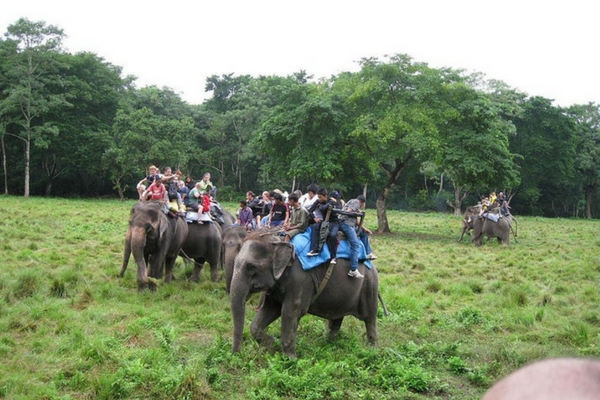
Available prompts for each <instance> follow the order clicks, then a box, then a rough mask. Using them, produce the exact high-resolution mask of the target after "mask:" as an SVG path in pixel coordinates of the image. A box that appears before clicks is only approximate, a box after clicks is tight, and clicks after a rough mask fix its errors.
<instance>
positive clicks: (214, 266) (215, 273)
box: [210, 260, 219, 282]
mask: <svg viewBox="0 0 600 400" xmlns="http://www.w3.org/2000/svg"><path fill="white" fill-rule="evenodd" d="M210 280H211V281H213V282H218V281H219V261H218V260H212V261H211V262H210Z"/></svg>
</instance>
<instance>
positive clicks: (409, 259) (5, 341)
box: [0, 196, 600, 400]
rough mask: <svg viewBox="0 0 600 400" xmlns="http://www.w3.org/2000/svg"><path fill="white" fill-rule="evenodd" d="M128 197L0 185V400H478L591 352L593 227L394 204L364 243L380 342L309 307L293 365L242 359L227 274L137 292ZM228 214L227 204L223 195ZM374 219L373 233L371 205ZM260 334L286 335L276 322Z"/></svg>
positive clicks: (599, 340) (596, 224)
mask: <svg viewBox="0 0 600 400" xmlns="http://www.w3.org/2000/svg"><path fill="white" fill-rule="evenodd" d="M132 205H133V202H132V201H130V202H125V203H121V202H118V201H109V200H103V201H100V200H98V201H91V200H89V201H88V200H62V199H44V198H30V199H27V200H25V199H22V198H18V197H6V196H2V197H0V211H1V212H2V214H3V215H4V216H3V218H2V219H1V220H0V259H1V261H0V359H1V360H2V362H1V363H0V398H6V399H146V398H153V399H175V398H177V399H265V400H266V399H269V400H270V399H479V398H481V396H482V395H483V393H484V392H485V390H486V389H487V388H488V387H489V386H490V385H491V384H492V383H493V382H494V381H496V380H498V379H499V378H501V377H503V376H505V375H506V374H507V373H509V372H510V371H513V370H515V369H516V368H518V367H519V366H521V365H523V364H524V363H527V362H529V361H532V360H536V359H540V358H543V357H548V356H559V355H569V356H600V336H599V334H600V311H599V308H598V305H599V300H600V294H599V287H600V286H599V284H600V278H599V277H600V238H599V236H598V233H599V232H600V221H597V220H596V221H583V220H566V219H544V218H534V217H529V218H527V217H521V218H519V239H518V240H519V241H518V243H514V242H513V243H511V246H510V247H508V248H505V247H501V246H499V245H497V244H496V243H495V242H493V243H492V242H490V243H488V244H486V245H484V246H482V247H481V248H475V247H473V246H472V245H470V244H469V243H468V242H467V241H464V243H462V244H457V243H456V240H457V238H458V235H459V233H460V220H457V219H455V218H454V217H452V216H450V215H445V214H417V213H405V212H394V211H391V212H389V213H388V216H389V218H390V225H391V228H392V231H393V233H392V234H390V235H376V236H374V237H373V239H372V243H373V248H374V252H375V253H376V254H377V255H378V256H379V259H378V260H377V261H376V262H375V264H376V266H377V268H378V270H379V274H380V290H381V293H382V296H383V299H384V300H385V302H386V304H387V307H388V309H389V310H390V312H391V315H390V316H389V317H384V316H383V312H382V311H380V314H381V315H380V319H379V324H378V328H379V346H378V347H375V348H373V347H369V346H368V345H366V344H365V330H364V325H363V324H362V323H361V322H360V321H358V320H356V319H354V318H352V317H348V318H347V319H346V320H345V321H344V324H343V325H342V329H341V331H340V335H339V337H338V339H337V340H336V341H334V342H328V341H327V339H326V324H325V322H324V321H323V320H321V319H319V318H315V317H311V316H307V317H305V318H303V319H302V321H301V323H300V327H299V332H298V346H297V351H298V356H299V358H298V359H297V360H290V359H288V358H286V357H284V356H282V355H281V354H279V353H275V354H270V353H269V352H267V351H265V350H264V349H263V348H261V347H260V346H258V345H257V344H256V343H255V342H254V341H253V340H252V339H251V337H250V333H249V329H248V326H249V324H250V321H251V319H252V317H253V315H254V307H255V306H256V305H257V302H258V296H255V297H253V298H252V299H251V300H250V301H249V303H248V306H247V315H246V330H245V334H244V343H243V349H242V352H241V353H240V354H232V353H231V351H230V347H231V337H232V323H231V315H230V306H229V298H228V296H227V294H226V293H225V289H224V286H225V285H224V282H223V281H221V282H218V283H212V282H210V281H209V271H208V270H207V269H208V268H205V270H204V271H203V276H202V278H203V279H202V282H201V283H200V284H193V283H190V282H188V281H186V279H185V278H186V276H189V275H190V274H191V267H187V266H186V265H184V264H183V262H182V261H178V264H177V266H176V277H177V278H178V279H177V280H176V281H175V282H174V283H173V284H170V285H164V284H163V285H161V286H160V288H159V290H158V291H157V292H156V293H149V292H145V293H138V292H137V285H136V282H135V269H134V268H133V267H132V264H133V263H130V269H129V270H128V271H127V273H126V276H125V277H124V278H123V279H119V278H118V277H117V274H118V272H119V270H120V266H121V261H122V252H123V240H124V236H125V232H126V230H127V219H128V215H129V210H130V208H131V206H132ZM226 206H228V208H230V209H233V207H234V206H235V205H234V204H228V205H226ZM366 223H367V226H369V227H370V228H374V227H375V224H376V221H375V212H374V211H373V210H369V211H368V213H367V218H366ZM270 330H271V331H272V332H274V333H275V335H276V336H278V335H279V324H278V323H275V324H274V325H273V326H271V328H270Z"/></svg>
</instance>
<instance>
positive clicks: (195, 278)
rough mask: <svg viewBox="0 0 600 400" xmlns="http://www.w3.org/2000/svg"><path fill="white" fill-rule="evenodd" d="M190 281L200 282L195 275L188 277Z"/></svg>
mask: <svg viewBox="0 0 600 400" xmlns="http://www.w3.org/2000/svg"><path fill="white" fill-rule="evenodd" d="M190 281H192V282H194V283H198V282H200V278H198V277H197V276H193V275H192V277H191V278H190Z"/></svg>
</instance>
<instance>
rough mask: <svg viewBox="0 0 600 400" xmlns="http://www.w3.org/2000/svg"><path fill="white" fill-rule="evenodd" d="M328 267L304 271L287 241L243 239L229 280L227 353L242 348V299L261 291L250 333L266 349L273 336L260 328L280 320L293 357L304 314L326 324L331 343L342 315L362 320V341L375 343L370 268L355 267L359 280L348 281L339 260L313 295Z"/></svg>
mask: <svg viewBox="0 0 600 400" xmlns="http://www.w3.org/2000/svg"><path fill="white" fill-rule="evenodd" d="M329 266H330V264H329V262H326V263H323V264H321V265H319V266H317V267H315V268H313V269H311V270H309V271H304V270H303V269H302V265H301V263H300V261H299V260H298V259H297V258H295V257H294V248H293V245H291V244H290V243H287V242H284V241H278V240H275V239H273V237H272V236H271V235H264V234H261V233H260V232H255V233H251V234H250V235H248V237H246V240H245V241H244V242H243V244H242V247H241V249H240V251H239V253H238V255H237V257H236V258H235V263H234V270H233V277H232V281H231V293H230V297H231V313H232V318H233V346H232V351H233V352H239V351H240V350H241V344H242V333H243V329H244V319H245V304H246V300H247V298H248V297H249V295H250V294H252V293H256V292H265V291H266V294H263V296H262V297H261V301H262V304H261V306H260V308H259V310H258V311H257V313H256V315H255V317H254V319H253V321H252V324H251V326H250V332H251V334H252V336H253V337H254V338H255V339H256V340H257V341H258V342H259V343H261V344H263V345H265V346H267V347H271V346H272V345H273V343H274V338H273V336H270V335H267V334H266V333H265V329H266V328H267V327H268V326H269V325H270V324H271V323H272V322H274V321H275V320H277V319H278V318H279V317H281V345H282V351H283V353H284V354H286V355H288V356H289V357H291V358H295V357H296V331H297V328H298V322H299V320H300V318H301V317H302V316H303V315H305V314H306V313H309V314H312V315H316V316H319V317H322V318H325V319H327V320H329V339H330V340H333V339H334V338H335V336H336V334H337V332H338V331H339V329H340V327H341V325H342V321H343V319H344V317H345V316H346V315H354V316H355V317H357V318H358V319H359V320H361V321H364V323H365V327H366V331H367V339H368V341H369V343H370V344H372V345H376V344H377V306H378V303H377V299H378V286H379V282H378V276H377V270H376V269H375V266H373V267H372V268H371V269H368V268H367V267H366V266H364V265H363V264H362V263H361V264H360V265H359V269H360V272H361V273H362V274H363V275H364V278H360V279H358V278H351V277H349V276H348V271H349V268H350V262H349V260H346V259H338V260H337V264H335V265H334V268H333V270H332V271H331V278H330V279H329V282H328V283H327V284H326V285H325V287H324V288H323V290H322V291H321V292H320V294H319V295H318V296H315V294H316V293H319V289H320V283H321V282H323V281H324V277H325V275H326V273H327V272H328V267H329ZM314 297H316V299H315V298H314Z"/></svg>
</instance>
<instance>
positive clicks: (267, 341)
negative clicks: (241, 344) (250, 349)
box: [255, 334, 275, 352]
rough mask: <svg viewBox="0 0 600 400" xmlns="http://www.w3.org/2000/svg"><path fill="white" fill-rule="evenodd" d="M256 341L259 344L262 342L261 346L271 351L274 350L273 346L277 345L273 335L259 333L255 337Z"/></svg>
mask: <svg viewBox="0 0 600 400" xmlns="http://www.w3.org/2000/svg"><path fill="white" fill-rule="evenodd" d="M255 339H256V341H257V342H258V344H260V345H261V346H263V347H265V348H266V349H267V350H269V351H271V352H272V351H273V348H274V347H275V338H274V337H273V336H271V335H265V334H262V335H259V336H256V337H255Z"/></svg>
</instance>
